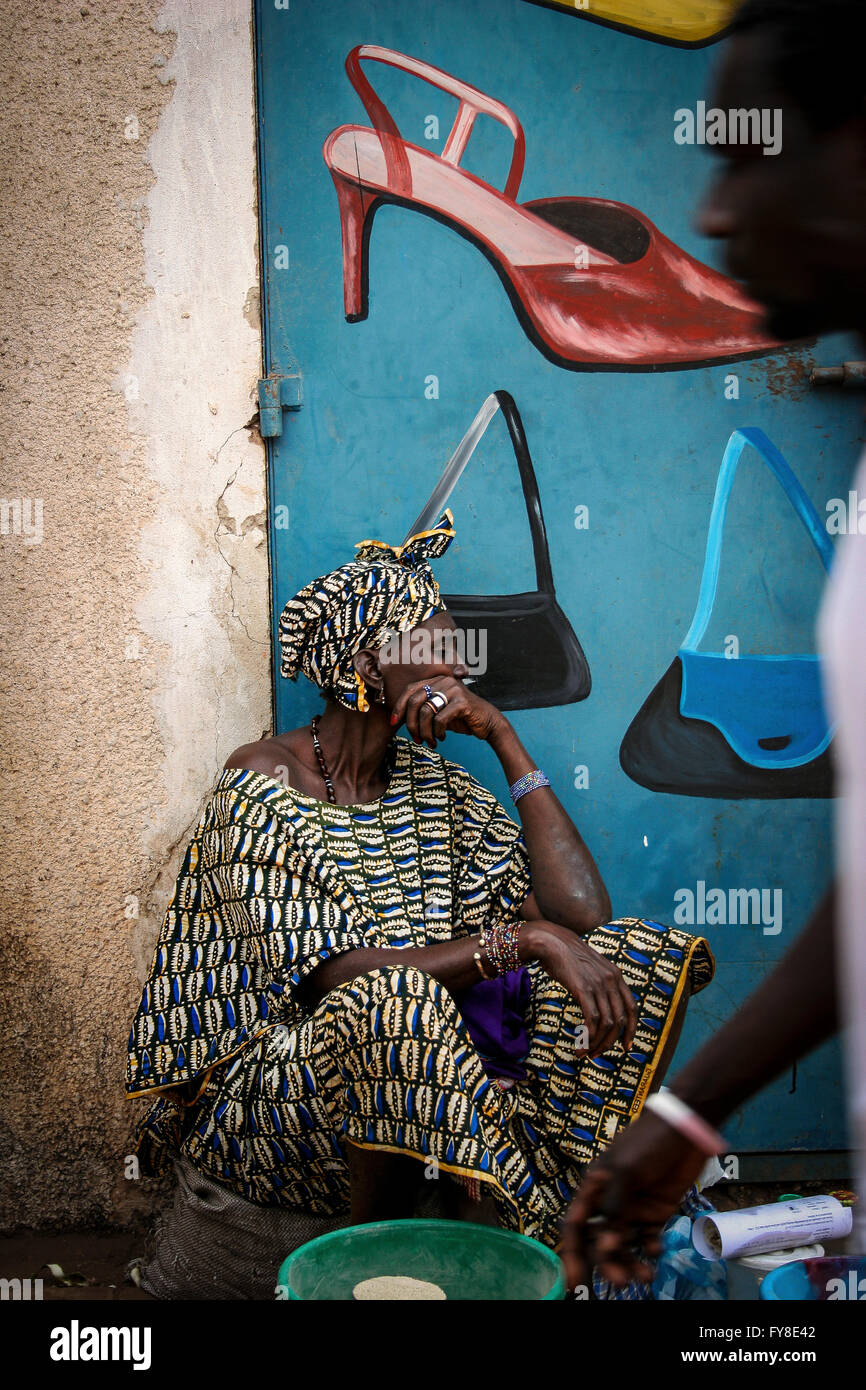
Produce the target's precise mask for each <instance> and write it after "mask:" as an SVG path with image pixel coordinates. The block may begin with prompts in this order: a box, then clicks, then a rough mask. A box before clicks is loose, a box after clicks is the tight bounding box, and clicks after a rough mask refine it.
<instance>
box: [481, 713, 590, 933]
mask: <svg viewBox="0 0 866 1390" xmlns="http://www.w3.org/2000/svg"><path fill="white" fill-rule="evenodd" d="M487 741H488V743H489V744H490V746H491V748H492V749H493V751H494V752H495V753H496V756H497V757H498V759H499V761H500V763H501V764H502V770H503V772H504V773H505V776H506V778H507V779H508V784H509V786H511V785H512V784H513V783H514V782H516V781H517V779H518V777H523V776H524V774H525V773H527V772H531V771H532V770H533V768H534V767H535V766H536V764H535V763H534V762H533V760H532V758H531V757H530V756H529V754H528V753H527V751H526V749H525V748H524V746H523V744H522V743H521V742H520V739H519V738H518V737H517V734H516V733H515V731H514V728H513V727H512V725H511V724H510V723H509V721H508V720H507V719H506V717H505V715H504V714H501V715H500V721H499V722H498V723H497V724H495V725H494V727H493V730H492V732H491V734H490V737H489V738H488V740H487ZM516 810H517V814H518V815H519V817H520V823H521V825H522V827H523V838H524V840H525V841H526V848H527V850H528V852H529V863H530V869H531V872H532V895H531V896H532V897H533V899H534V903H535V904H537V908H538V915H539V916H540V917H544V918H546V919H547V920H548V921H550V922H558V923H559V925H560V926H563V927H567V928H568V929H569V930H570V931H574V932H577V933H578V935H579V936H585V935H586V933H587V932H590V931H592V929H593V927H597V926H598V924H599V923H600V922H608V921H610V915H611V906H610V898H609V896H608V892H607V889H606V888H605V886H604V882H603V880H602V877H601V874H600V873H599V871H598V868H597V867H596V863H595V860H594V859H593V857H592V855H591V854H590V852H589V850H588V849H587V847H586V845H585V844H584V842H583V840H582V839H581V837H580V835H579V833H578V831H577V829H576V827H575V826H574V824H573V823H572V821H571V819H570V818H569V815H568V813H567V811H566V810H565V807H564V806H563V805H562V803H561V802H560V800H559V798H558V797H557V795H556V793H555V792H554V790H553V788H552V787H538V788H536V790H534V791H532V792H528V793H527V794H526V796H521V797H519V798H518V801H517V807H516ZM529 910H530V911H532V910H533V909H532V907H531V906H530V908H529ZM521 915H522V914H521Z"/></svg>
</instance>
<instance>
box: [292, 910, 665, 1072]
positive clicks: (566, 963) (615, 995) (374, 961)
mask: <svg viewBox="0 0 866 1390" xmlns="http://www.w3.org/2000/svg"><path fill="white" fill-rule="evenodd" d="M478 949H479V946H478V937H477V936H464V937H458V938H456V939H454V940H451V941H440V942H437V944H436V945H435V946H412V947H407V948H398V947H394V946H391V947H388V946H384V947H370V948H367V947H361V948H360V949H358V950H355V951H343V952H341V953H340V955H338V956H329V958H328V959H327V960H325V961H323V962H322V964H321V965H319V966H317V967H316V969H315V970H314V971H312V973H311V974H310V975H309V976H308V977H307V979H306V980H304V981H303V983H302V985H301V990H300V993H301V998H302V999H303V1001H304V1003H305V1004H307V1005H308V1006H309V1007H315V1005H316V1004H317V1003H318V1002H319V1000H320V999H321V998H322V996H323V995H325V994H327V993H328V991H329V990H332V989H336V987H337V985H342V984H345V983H346V981H347V980H353V979H354V978H355V976H356V975H365V974H367V973H368V972H369V971H371V970H379V969H388V968H389V967H393V966H395V965H404V966H405V965H414V966H415V968H416V969H418V970H423V971H425V972H426V973H427V974H428V975H432V976H433V978H434V979H435V980H438V981H439V983H440V984H442V985H444V986H445V988H446V989H447V990H448V991H449V992H450V993H452V994H459V993H460V991H461V990H464V989H468V988H469V986H470V985H474V984H477V982H478V980H479V979H480V978H481V976H480V974H479V971H478V967H477V966H476V964H475V961H474V959H473V956H474V952H475V951H477V950H478ZM517 951H518V955H519V956H520V960H521V961H522V962H524V963H525V962H527V961H533V960H537V961H540V962H541V964H542V966H543V967H544V969H545V970H546V971H547V973H548V974H549V975H550V976H551V978H552V979H554V980H558V981H559V982H560V984H562V985H564V986H565V988H566V989H567V990H568V992H569V994H571V995H572V997H573V998H575V999H577V1000H578V1002H579V1003H580V1007H581V1011H582V1013H583V1017H584V1020H585V1022H586V1026H587V1038H586V1046H585V1047H584V1048H579V1049H577V1050H578V1051H582V1052H589V1053H590V1054H592V1055H594V1054H596V1053H598V1052H605V1051H607V1049H608V1048H611V1047H613V1045H614V1043H615V1042H616V1040H617V1038H619V1037H620V1035H623V1046H624V1047H625V1048H626V1050H628V1048H629V1047H631V1044H632V1041H633V1039H634V1032H635V1028H636V1027H637V1012H636V1010H635V1006H634V1000H633V999H632V996H631V991H630V990H629V989H628V987H627V986H626V984H625V981H624V980H623V978H622V975H621V973H620V971H619V970H617V968H616V966H615V965H612V964H611V962H610V961H609V960H607V959H606V958H605V957H604V956H603V955H601V954H600V953H599V952H598V951H594V950H593V949H592V947H591V946H588V945H587V944H586V942H585V941H582V940H581V939H580V937H579V936H577V935H576V934H575V933H574V932H573V931H569V930H568V929H567V928H566V927H561V926H559V924H558V923H556V922H546V921H542V920H539V921H532V922H524V924H523V925H522V926H521V928H520V933H519V935H518V939H517ZM481 954H482V962H483V965H484V968H485V970H486V971H487V972H488V975H489V974H492V968H491V967H492V962H491V960H490V957H489V956H488V955H487V954H486V953H485V952H482V953H481Z"/></svg>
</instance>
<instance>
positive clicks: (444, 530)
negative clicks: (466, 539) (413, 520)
mask: <svg viewBox="0 0 866 1390" xmlns="http://www.w3.org/2000/svg"><path fill="white" fill-rule="evenodd" d="M453 539H454V517H453V515H452V513H451V511H450V510H449V509H448V508H446V509H445V511H444V512H443V513H442V516H441V517H440V519H439V521H438V523H437V525H436V526H434V527H433V528H432V529H431V530H429V531H419V532H417V534H416V535H414V536H410V537H409V539H408V540H407V541H406V542H405V543H404V544H403V545H398V546H393V545H386V544H385V542H384V541H373V540H366V541H359V542H358V544H357V545H356V546H355V549H356V550H357V552H358V554H357V556H356V558H355V559H354V560H350V561H349V563H348V564H345V565H341V566H340V568H339V569H336V570H332V571H331V573H330V574H324V575H322V576H321V577H320V578H319V579H314V580H312V582H311V583H309V584H307V585H306V587H305V588H303V589H301V591H300V593H298V594H296V595H295V597H294V598H292V599H289V602H288V603H287V604H286V606H285V608H284V609H283V612H282V615H281V617H280V623H279V639H280V647H281V649H282V657H281V660H280V673H281V674H282V675H283V676H286V677H287V678H288V679H289V680H292V681H294V680H297V678H298V672H299V671H303V673H304V675H305V676H307V677H308V679H309V680H311V681H313V682H314V684H315V685H318V686H320V687H321V689H322V690H323V691H324V692H325V693H326V694H327V695H330V696H332V697H333V698H334V699H335V700H337V701H339V703H340V704H341V705H344V706H345V707H346V709H350V710H357V709H358V708H359V705H358V690H359V686H358V680H357V678H356V674H355V668H354V666H353V664H352V660H353V657H355V656H356V655H357V653H358V652H359V651H362V650H363V648H365V647H370V648H371V649H372V650H373V651H378V650H379V648H380V647H383V646H384V645H385V643H386V642H387V641H388V640H389V638H390V637H391V636H392V635H393V633H395V632H407V631H408V630H409V629H410V628H413V627H417V626H418V624H419V623H423V621H424V619H425V618H429V617H431V616H432V615H433V614H434V613H439V612H444V611H445V605H444V603H443V602H442V600H441V598H440V595H439V585H438V584H437V583H436V580H435V579H434V578H433V571H432V569H431V568H430V560H431V559H436V558H438V557H439V556H440V555H444V554H445V551H446V550H447V549H448V547H449V545H450V544H451V542H452V540H453Z"/></svg>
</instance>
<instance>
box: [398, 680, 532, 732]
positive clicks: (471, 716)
mask: <svg viewBox="0 0 866 1390" xmlns="http://www.w3.org/2000/svg"><path fill="white" fill-rule="evenodd" d="M468 675H469V667H468V666H464V665H462V664H458V665H457V666H455V667H454V668H453V671H451V672H450V673H449V674H448V675H441V676H430V677H429V678H428V679H427V680H426V681H412V682H411V683H410V684H409V685H407V686H406V689H405V690H404V691H403V693H402V694H401V695H400V697H399V699H398V700H397V702H396V704H395V705H394V708H393V710H392V711H391V724H392V725H393V726H395V727H396V726H397V725H398V724H399V723H400V722H401V720H403V719H405V721H406V729H407V731H408V733H409V734H411V736H412V738H413V739H414V740H415V742H416V743H426V744H427V745H428V747H430V748H435V747H436V744H437V742H438V741H439V740H441V739H443V738H444V737H445V735H446V734H447V733H448V732H449V731H451V732H453V733H455V734H471V735H473V736H474V737H475V738H480V739H484V740H485V741H486V740H487V739H489V738H490V736H491V735H492V734H493V732H494V730H496V729H497V728H499V727H500V725H501V724H502V722H503V720H504V718H505V716H504V715H503V714H502V712H501V710H498V709H497V708H496V706H495V705H491V704H490V703H489V701H487V700H482V699H481V698H480V696H478V695H474V694H473V693H472V691H471V690H469V689H467V687H466V686H465V685H464V684H463V681H462V679H461V677H462V676H468ZM425 685H429V686H430V689H431V690H438V691H440V692H441V693H442V694H443V695H444V696H445V697H446V698H447V700H448V704H447V705H445V707H444V709H441V710H439V712H438V713H434V711H433V710H432V709H431V707H430V705H429V704H428V703H427V699H428V696H427V692H426V691H425V689H424V686H425Z"/></svg>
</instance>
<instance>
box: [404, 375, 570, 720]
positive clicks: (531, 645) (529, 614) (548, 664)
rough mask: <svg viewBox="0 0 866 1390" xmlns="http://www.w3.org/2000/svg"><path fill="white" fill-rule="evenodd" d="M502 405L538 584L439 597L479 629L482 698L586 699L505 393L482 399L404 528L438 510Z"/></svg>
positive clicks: (526, 704)
mask: <svg viewBox="0 0 866 1390" xmlns="http://www.w3.org/2000/svg"><path fill="white" fill-rule="evenodd" d="M499 411H501V412H502V417H503V419H504V421H505V424H506V427H507V429H508V437H509V439H510V441H511V446H512V449H513V450H514V457H515V460H516V462H517V467H518V470H519V473H520V483H521V487H522V490H523V498H524V502H525V505H526V512H527V517H528V521H529V532H530V537H531V540H532V553H533V559H534V562H535V576H536V584H537V588H536V589H535V590H531V591H529V592H527V593H518V594H447V593H444V592H443V594H442V601H443V602H444V604H445V607H446V608H447V609H448V611H449V613H450V614H451V616H452V617H453V619H454V622H455V623H456V625H457V627H458V628H460V629H463V630H466V629H469V628H473V629H474V628H480V629H483V630H484V633H485V639H486V640H485V650H486V652H487V668H486V670H485V671H484V672H483V673H482V674H480V675H479V676H478V677H477V679H476V680H475V683H474V688H475V690H476V691H477V693H478V694H479V695H480V696H482V698H483V699H485V700H490V701H491V702H492V703H493V704H495V705H496V706H497V707H498V708H499V709H502V710H513V709H542V708H547V707H550V706H552V705H568V704H572V703H574V702H576V701H578V700H585V699H586V697H587V695H588V694H589V692H590V689H591V686H592V680H591V677H590V672H589V666H588V664H587V660H586V657H585V656H584V653H583V648H582V647H581V645H580V642H579V641H578V639H577V637H576V635H575V632H574V629H573V628H572V626H571V623H570V622H569V620H568V618H567V617H566V615H565V613H564V612H563V610H562V608H561V607H560V606H559V603H558V602H557V599H556V591H555V588H554V583H553V569H552V567H551V563H550V550H549V547H548V543H547V531H546V529H545V525H544V516H543V514H542V510H541V497H540V495H539V491H538V480H537V479H536V476H535V469H534V467H533V464H532V458H531V456H530V453H529V445H528V444H527V442H526V434H525V432H524V429H523V421H522V420H521V418H520V411H519V410H518V409H517V405H516V404H515V401H514V398H513V397H512V396H511V395H510V394H509V393H508V392H507V391H494V392H493V393H492V395H490V396H488V397H487V400H486V401H485V402H484V404H483V406H482V407H481V410H480V411H479V412H478V414H477V415H476V417H475V419H474V420H473V422H472V424H471V425H470V427H469V430H468V431H467V433H466V434H465V435H464V437H463V439H462V440H461V441H460V444H459V445H458V446H457V449H456V450H455V451H454V453H453V455H452V456H451V458H450V459H449V461H448V464H447V465H446V468H445V471H444V473H443V474H442V477H441V478H440V480H439V482H438V483H437V484H436V487H435V488H434V490H433V492H432V494H431V496H430V499H429V501H428V502H427V503H426V505H425V506H424V508H423V510H422V511H421V513H420V514H419V516H418V517H417V519H416V521H415V522H414V523H413V525H412V526H411V527H410V530H409V533H408V534H409V535H414V534H415V533H417V532H418V531H423V530H424V529H425V528H426V527H428V526H430V525H432V524H433V522H434V521H435V520H436V519H437V517H439V516H440V515H441V512H442V508H443V506H444V505H445V503H446V502H447V500H448V497H449V496H450V494H451V492H452V490H453V488H454V486H455V484H456V482H457V480H458V478H459V477H460V474H461V473H462V471H463V469H464V468H465V467H466V464H467V463H468V462H469V458H470V456H471V454H472V452H473V450H474V449H475V447H476V445H477V444H478V443H479V441H480V439H481V437H482V435H483V434H484V431H485V430H486V429H487V427H488V425H489V424H490V421H491V420H492V419H493V417H494V415H495V414H497V413H498V412H499Z"/></svg>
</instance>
